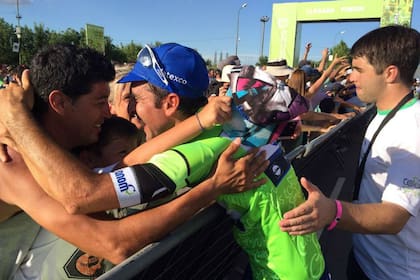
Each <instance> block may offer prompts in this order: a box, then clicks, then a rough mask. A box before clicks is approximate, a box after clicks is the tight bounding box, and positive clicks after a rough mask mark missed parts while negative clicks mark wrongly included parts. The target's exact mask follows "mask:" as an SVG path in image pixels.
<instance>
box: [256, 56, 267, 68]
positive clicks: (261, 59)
mask: <svg viewBox="0 0 420 280" xmlns="http://www.w3.org/2000/svg"><path fill="white" fill-rule="evenodd" d="M267 62H268V56H260V57H259V58H258V62H257V63H256V65H257V66H260V67H261V66H266V65H267Z"/></svg>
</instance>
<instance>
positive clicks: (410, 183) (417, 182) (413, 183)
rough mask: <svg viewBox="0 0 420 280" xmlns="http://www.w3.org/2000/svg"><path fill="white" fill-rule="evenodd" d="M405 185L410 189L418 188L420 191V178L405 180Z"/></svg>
mask: <svg viewBox="0 0 420 280" xmlns="http://www.w3.org/2000/svg"><path fill="white" fill-rule="evenodd" d="M403 184H404V186H406V187H409V188H416V189H420V178H418V177H413V178H404V180H403Z"/></svg>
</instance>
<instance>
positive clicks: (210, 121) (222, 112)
mask: <svg viewBox="0 0 420 280" xmlns="http://www.w3.org/2000/svg"><path fill="white" fill-rule="evenodd" d="M208 100H209V101H208V104H207V105H206V106H204V107H203V109H202V110H201V111H200V112H198V113H197V114H198V117H199V119H200V122H201V124H202V125H203V127H204V128H211V127H213V126H214V125H216V124H222V123H224V122H225V121H227V120H229V119H230V118H231V116H232V108H231V106H230V104H231V102H232V98H231V97H229V96H210V97H209V99H208Z"/></svg>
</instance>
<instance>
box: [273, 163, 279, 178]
mask: <svg viewBox="0 0 420 280" xmlns="http://www.w3.org/2000/svg"><path fill="white" fill-rule="evenodd" d="M272 171H273V174H274V175H275V176H277V177H278V176H280V175H281V167H280V166H278V165H277V164H275V165H273V167H272Z"/></svg>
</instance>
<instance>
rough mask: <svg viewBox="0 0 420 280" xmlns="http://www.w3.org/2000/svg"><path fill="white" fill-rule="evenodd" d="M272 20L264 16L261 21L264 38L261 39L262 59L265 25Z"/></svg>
mask: <svg viewBox="0 0 420 280" xmlns="http://www.w3.org/2000/svg"><path fill="white" fill-rule="evenodd" d="M269 19H270V17H268V16H263V17H261V18H260V21H261V23H262V32H261V34H262V38H261V53H260V57H263V55H264V34H265V23H266V22H267V21H268V20H269Z"/></svg>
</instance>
